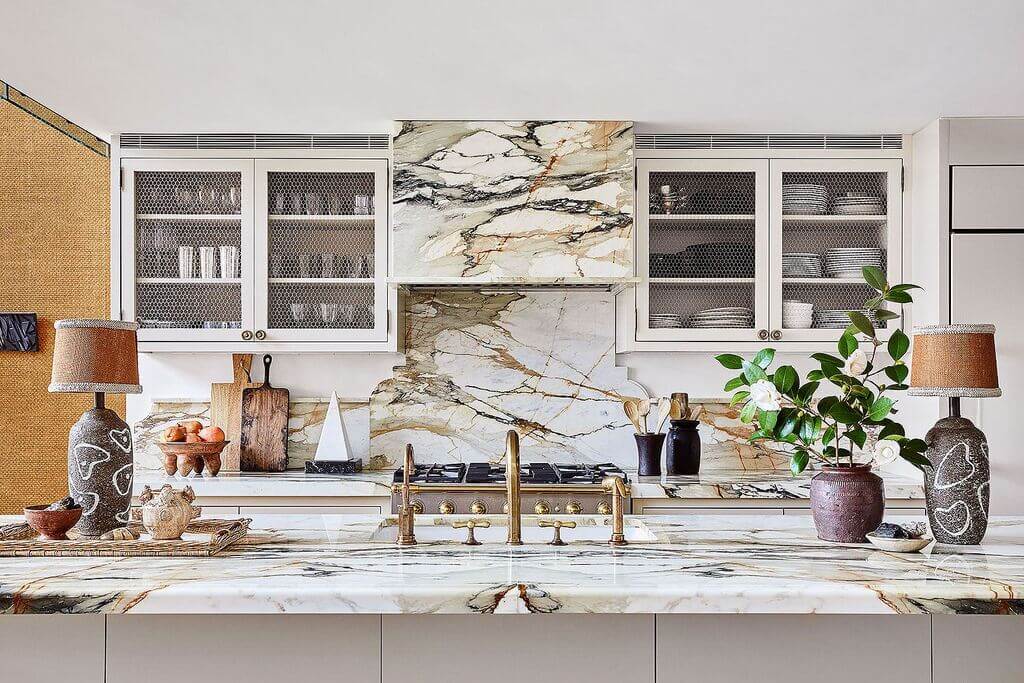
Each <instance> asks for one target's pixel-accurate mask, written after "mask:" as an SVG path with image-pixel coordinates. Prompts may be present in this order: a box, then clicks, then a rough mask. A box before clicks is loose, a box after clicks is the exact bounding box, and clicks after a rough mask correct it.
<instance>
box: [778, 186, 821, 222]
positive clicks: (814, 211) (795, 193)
mask: <svg viewBox="0 0 1024 683" xmlns="http://www.w3.org/2000/svg"><path fill="white" fill-rule="evenodd" d="M827 209H828V188H827V187H825V186H824V185H818V184H816V183H790V184H788V185H783V186H782V213H784V214H796V215H802V214H811V215H821V214H823V213H825V212H826V211H827Z"/></svg>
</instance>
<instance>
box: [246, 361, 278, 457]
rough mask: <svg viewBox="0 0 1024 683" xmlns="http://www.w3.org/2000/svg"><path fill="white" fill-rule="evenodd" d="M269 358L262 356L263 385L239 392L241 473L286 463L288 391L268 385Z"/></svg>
mask: <svg viewBox="0 0 1024 683" xmlns="http://www.w3.org/2000/svg"><path fill="white" fill-rule="evenodd" d="M270 361H271V358H270V355H269V354H267V355H265V356H263V371H264V376H263V384H261V385H260V386H258V387H250V388H247V389H244V390H243V391H242V434H241V438H240V441H241V449H240V453H239V464H240V466H241V469H242V471H243V472H283V471H284V470H285V468H286V467H287V466H288V398H289V396H288V390H287V389H278V388H275V387H272V386H270Z"/></svg>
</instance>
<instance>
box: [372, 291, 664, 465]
mask: <svg viewBox="0 0 1024 683" xmlns="http://www.w3.org/2000/svg"><path fill="white" fill-rule="evenodd" d="M614 308H615V302H614V295H612V294H611V293H608V292H572V293H567V292H564V291H563V292H553V291H531V292H521V293H500V294H498V293H481V292H461V291H458V292H456V291H435V292H415V293H413V294H411V295H410V296H409V298H408V299H407V303H406V340H405V342H406V364H405V365H404V366H400V367H397V368H395V374H394V377H393V378H391V379H388V380H385V381H384V382H382V383H381V384H379V385H378V386H377V388H376V389H375V390H374V392H373V394H372V395H371V397H370V456H371V457H373V458H377V459H387V460H388V461H392V462H394V461H397V460H398V459H399V457H400V455H401V454H402V453H403V451H404V448H405V444H406V443H411V444H413V446H414V448H415V450H416V453H417V459H418V460H419V461H421V462H471V461H490V462H498V461H500V459H501V457H502V456H503V454H504V449H505V433H506V432H507V431H508V430H509V429H515V430H517V431H518V432H519V434H520V437H521V445H522V459H523V461H525V462H530V461H534V462H536V461H547V462H589V463H598V462H616V463H619V464H620V465H622V466H632V465H635V462H636V445H635V441H634V439H633V431H634V430H633V429H632V427H631V426H630V423H629V421H628V419H627V418H626V416H625V415H624V414H623V411H622V404H621V400H622V397H623V396H646V392H645V391H644V390H643V388H642V387H640V386H639V385H637V384H636V383H635V382H631V381H629V380H628V379H627V376H626V375H627V371H626V369H625V368H622V367H618V366H616V365H615V338H614V336H615V335H614V329H613V321H614V319H615V310H614Z"/></svg>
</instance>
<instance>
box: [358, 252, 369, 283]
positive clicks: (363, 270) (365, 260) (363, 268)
mask: <svg viewBox="0 0 1024 683" xmlns="http://www.w3.org/2000/svg"><path fill="white" fill-rule="evenodd" d="M359 264H360V267H359V275H358V276H357V277H361V278H371V277H373V255H372V254H366V255H364V256H363V257H362V258H361V259H359Z"/></svg>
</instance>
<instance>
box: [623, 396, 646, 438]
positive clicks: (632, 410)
mask: <svg viewBox="0 0 1024 683" xmlns="http://www.w3.org/2000/svg"><path fill="white" fill-rule="evenodd" d="M622 409H623V410H624V411H626V417H628V418H629V421H630V422H632V423H633V427H634V428H636V433H637V434H642V433H643V432H641V431H640V404H639V403H638V402H637V401H636V400H635V399H632V398H627V399H625V400H624V401H623V402H622Z"/></svg>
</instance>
